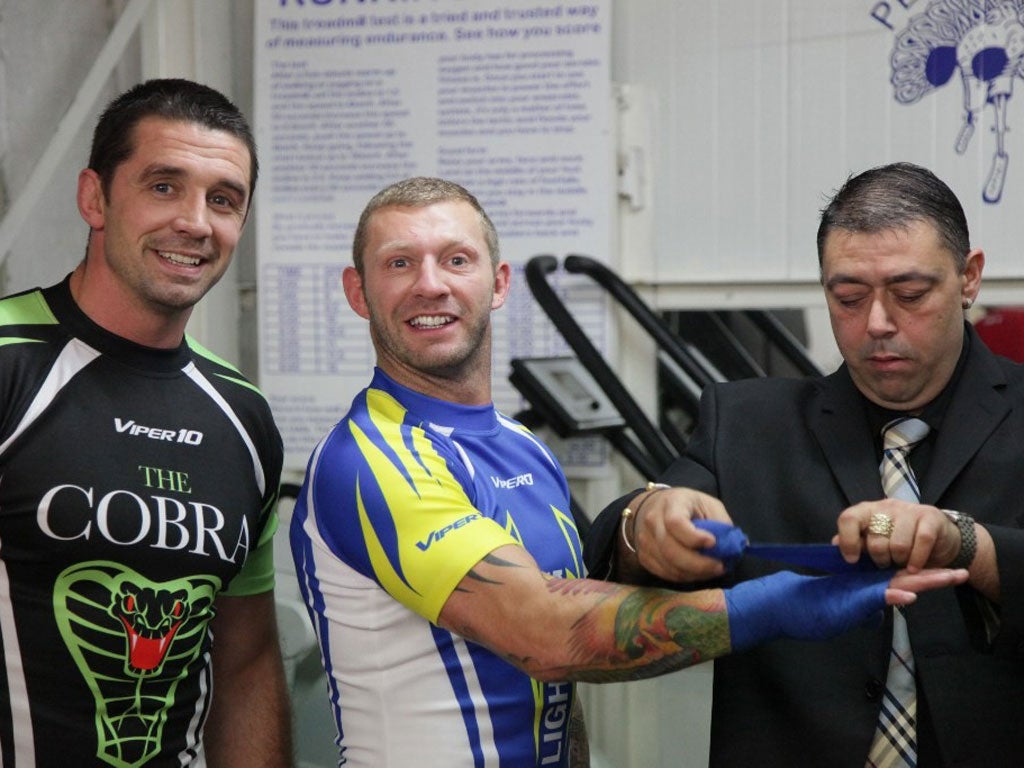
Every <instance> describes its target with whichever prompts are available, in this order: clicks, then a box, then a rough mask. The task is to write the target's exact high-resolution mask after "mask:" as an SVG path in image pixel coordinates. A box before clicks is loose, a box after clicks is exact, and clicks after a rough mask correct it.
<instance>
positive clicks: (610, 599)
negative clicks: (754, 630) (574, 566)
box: [548, 579, 729, 682]
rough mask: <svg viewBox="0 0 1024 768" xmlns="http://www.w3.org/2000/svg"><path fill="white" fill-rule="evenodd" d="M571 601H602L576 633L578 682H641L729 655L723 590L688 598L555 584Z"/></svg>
mask: <svg viewBox="0 0 1024 768" xmlns="http://www.w3.org/2000/svg"><path fill="white" fill-rule="evenodd" d="M548 589H549V590H552V591H555V592H558V593H560V594H562V595H563V596H565V595H576V596H582V595H591V596H593V595H601V597H600V599H599V600H598V601H597V602H596V603H594V604H592V605H591V606H590V607H589V609H588V610H587V611H586V612H585V613H584V614H583V616H581V617H580V619H579V620H577V621H576V622H575V624H574V626H573V628H572V636H571V641H570V643H571V650H572V652H573V656H574V657H575V659H576V661H577V663H578V665H575V666H570V667H569V668H567V669H566V670H565V673H566V675H567V676H570V677H571V678H572V679H575V680H585V681H589V682H612V681H621V680H639V679H642V678H646V677H653V676H655V675H658V674H662V673H664V672H667V671H671V670H675V669H682V668H683V667H688V666H691V665H693V664H697V663H700V662H702V661H707V660H708V659H711V658H715V657H717V656H720V655H722V654H724V653H727V652H728V651H729V625H728V620H727V617H726V613H725V601H724V598H723V596H722V592H721V591H720V590H706V591H700V592H693V593H688V594H682V593H678V592H672V591H668V590H657V589H637V588H632V587H623V586H621V585H616V584H610V583H607V582H594V581H590V580H576V581H563V580H558V579H555V580H553V581H552V582H550V583H549V585H548Z"/></svg>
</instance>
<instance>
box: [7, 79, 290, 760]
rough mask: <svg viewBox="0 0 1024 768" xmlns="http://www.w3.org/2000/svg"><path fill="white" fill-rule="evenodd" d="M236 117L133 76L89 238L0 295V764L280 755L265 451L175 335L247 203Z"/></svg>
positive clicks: (281, 694) (168, 85)
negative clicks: (53, 272) (36, 277)
mask: <svg viewBox="0 0 1024 768" xmlns="http://www.w3.org/2000/svg"><path fill="white" fill-rule="evenodd" d="M256 176H257V160H256V152H255V144H254V141H253V137H252V133H251V130H250V128H249V126H248V124H247V122H246V120H245V118H244V117H243V116H242V115H241V113H240V112H239V111H238V109H237V108H236V107H235V106H234V105H233V104H231V102H229V101H228V100H227V99H226V98H225V97H224V96H223V95H222V94H220V93H218V92H217V91H214V90H213V89H210V88H208V87H206V86H202V85H199V84H197V83H193V82H190V81H187V80H176V79H175V80H170V79H169V80H151V81H148V82H145V83H142V84H140V85H138V86H136V87H134V88H132V89H130V90H129V91H127V92H126V93H124V94H122V95H121V96H120V97H118V98H117V99H115V100H114V101H113V102H112V103H111V104H110V105H109V106H108V107H107V109H106V110H105V111H104V113H103V115H102V116H101V117H100V120H99V123H98V125H97V127H96V130H95V133H94V136H93V145H92V151H91V155H90V158H89V165H88V167H87V168H86V169H85V170H83V171H82V172H81V174H80V175H79V180H78V196H77V199H78V207H79V211H80V213H81V215H82V218H83V219H84V221H85V222H86V224H87V225H88V227H89V235H88V245H87V250H86V255H85V258H84V259H83V261H82V262H81V263H80V264H79V265H78V267H77V268H76V269H75V270H74V271H73V272H72V273H71V274H70V275H69V276H68V277H67V278H65V280H64V281H62V282H61V283H59V284H57V285H54V286H51V287H49V288H45V289H35V290H32V291H26V292H24V293H21V294H18V295H16V296H11V297H7V298H6V299H3V300H2V301H0V640H2V643H0V649H2V658H0V764H2V765H3V766H5V767H7V768H10V766H16V768H31V767H32V766H36V765H40V766H45V765H57V764H64V765H97V764H111V765H125V766H127V765H133V766H157V765H160V766H164V765H188V766H207V765H209V766H217V768H221V767H222V766H229V767H232V766H237V767H238V768H242V767H243V766H244V768H254V767H260V766H265V767H266V768H281V766H287V765H290V764H291V762H292V756H291V747H290V721H289V717H288V704H287V690H286V685H285V680H284V672H283V667H282V663H281V656H280V648H279V645H278V640H277V632H276V623H275V618H274V602H273V560H272V539H273V534H274V530H275V529H276V526H277V518H276V512H275V505H276V499H277V490H278V484H279V481H280V474H281V462H282V447H281V439H280V435H279V434H278V431H277V429H276V427H275V426H274V423H273V420H272V417H271V414H270V409H269V407H268V405H267V403H266V401H265V399H264V398H263V396H262V395H261V394H260V393H259V391H258V390H256V388H255V387H253V386H252V385H251V384H250V383H249V382H247V381H246V380H245V379H244V378H243V377H242V375H241V374H240V373H239V372H238V371H237V370H236V369H234V368H233V367H231V366H230V365H228V364H227V363H225V362H224V361H222V360H220V359H219V358H217V357H215V356H214V355H212V354H211V353H209V352H208V351H206V350H205V349H203V348H202V347H201V346H200V345H198V344H197V343H196V342H195V341H194V340H192V339H190V338H187V337H186V336H185V325H186V323H187V321H188V318H189V315H190V313H191V311H192V307H193V306H194V305H195V304H196V302H198V301H199V300H200V299H201V298H202V296H203V295H204V294H205V293H206V292H207V291H208V290H209V289H210V288H211V287H212V286H213V285H214V284H215V283H216V282H217V280H219V279H220V277H221V276H222V275H223V274H224V271H225V270H226V269H227V267H228V264H229V263H230V260H231V256H232V253H233V251H234V248H235V246H236V244H237V243H238V239H239V236H240V235H241V231H242V227H243V224H244V223H245V220H246V216H247V214H248V212H249V208H250V204H251V201H252V194H253V190H254V188H255V184H256Z"/></svg>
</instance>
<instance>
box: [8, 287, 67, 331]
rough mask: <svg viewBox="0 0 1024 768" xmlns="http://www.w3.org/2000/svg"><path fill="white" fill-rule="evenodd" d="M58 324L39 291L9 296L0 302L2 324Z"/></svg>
mask: <svg viewBox="0 0 1024 768" xmlns="http://www.w3.org/2000/svg"><path fill="white" fill-rule="evenodd" d="M56 324H57V318H56V317H54V316H53V312H52V311H51V310H50V307H49V305H48V304H47V303H46V301H45V300H44V299H43V296H42V294H40V293H39V292H38V291H33V292H32V293H25V294H22V295H20V296H9V297H7V298H6V299H4V300H3V301H2V302H0V326H3V325H56ZM33 341H34V339H33Z"/></svg>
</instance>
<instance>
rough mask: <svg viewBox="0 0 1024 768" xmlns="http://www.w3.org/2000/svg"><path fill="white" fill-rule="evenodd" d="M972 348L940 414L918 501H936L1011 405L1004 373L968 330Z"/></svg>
mask: <svg viewBox="0 0 1024 768" xmlns="http://www.w3.org/2000/svg"><path fill="white" fill-rule="evenodd" d="M968 333H969V334H970V335H971V348H970V351H969V352H968V358H967V364H966V365H965V366H964V368H963V373H962V374H961V377H960V381H959V382H958V383H957V388H956V391H955V392H954V393H953V396H952V397H951V398H950V400H949V405H948V406H947V408H946V413H945V415H944V416H943V417H942V425H941V427H940V429H939V435H938V439H937V440H936V441H935V449H934V454H933V455H932V460H931V463H930V466H929V467H928V471H927V472H926V473H925V477H924V480H923V482H922V485H921V501H922V502H924V503H925V504H935V503H936V502H937V501H938V499H940V498H941V497H942V494H943V493H945V491H946V489H947V488H948V487H949V485H950V483H952V482H953V480H954V479H956V477H957V475H959V474H960V472H961V471H962V470H963V468H964V466H965V465H966V464H967V463H968V462H969V461H970V460H971V458H973V457H974V455H975V454H976V453H977V452H978V451H979V450H980V449H981V447H982V445H983V444H984V443H985V441H986V440H987V439H988V437H989V435H991V434H992V432H993V431H994V430H995V428H996V427H997V426H998V425H999V423H1000V422H1001V421H1002V420H1003V419H1005V418H1006V415H1007V414H1008V413H1009V411H1010V408H1009V406H1008V405H1007V403H1006V399H1005V398H1004V397H1003V394H1002V390H1003V389H1005V387H1006V376H1005V375H1004V374H1003V371H1002V370H1001V369H1000V367H999V364H998V363H997V362H996V359H995V356H994V355H993V354H992V353H991V352H989V350H988V348H987V347H986V346H985V345H984V342H982V341H981V339H980V338H978V336H977V335H976V334H975V333H974V330H973V329H969V330H968Z"/></svg>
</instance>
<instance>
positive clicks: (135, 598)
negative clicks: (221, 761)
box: [53, 562, 220, 767]
mask: <svg viewBox="0 0 1024 768" xmlns="http://www.w3.org/2000/svg"><path fill="white" fill-rule="evenodd" d="M219 588H220V583H219V581H218V580H217V579H210V578H204V577H196V578H191V579H176V580H172V581H166V582H153V581H150V580H149V579H146V578H145V577H144V576H142V575H141V574H140V573H138V572H137V571H134V570H132V569H131V568H127V567H124V566H120V565H117V564H116V563H107V562H91V563H81V564H79V565H75V566H72V567H71V568H68V569H66V570H65V571H64V572H63V573H61V575H60V576H59V577H58V579H57V584H56V590H55V591H54V595H53V604H54V615H55V616H56V617H57V620H58V626H59V627H60V633H61V636H62V637H63V638H64V642H65V644H66V645H67V648H68V651H69V652H70V653H71V655H72V657H73V658H74V660H75V663H76V664H77V665H78V668H79V670H80V671H81V673H82V677H83V678H84V679H85V681H86V682H87V684H88V686H89V689H90V690H91V691H92V694H93V697H94V698H95V701H96V735H97V742H98V745H99V746H98V749H99V751H98V753H97V757H99V758H101V759H102V760H104V761H106V762H108V763H110V764H111V765H114V766H119V767H120V766H141V765H144V764H145V763H146V762H147V761H148V760H149V759H150V758H152V757H153V756H154V755H155V754H157V753H158V752H159V750H160V745H161V743H162V740H161V735H162V732H163V725H164V722H165V720H166V716H167V710H168V709H169V708H170V706H171V704H172V703H173V701H174V696H175V692H176V690H177V687H178V682H179V681H180V680H181V679H182V678H183V677H185V676H187V674H188V671H189V668H190V666H191V665H192V663H193V662H194V661H195V660H196V658H197V657H198V656H199V653H200V650H201V648H202V638H203V633H204V632H205V627H206V623H207V622H208V621H209V619H210V617H211V615H212V612H211V608H212V606H213V600H214V597H215V595H216V594H217V591H218V590H219Z"/></svg>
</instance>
